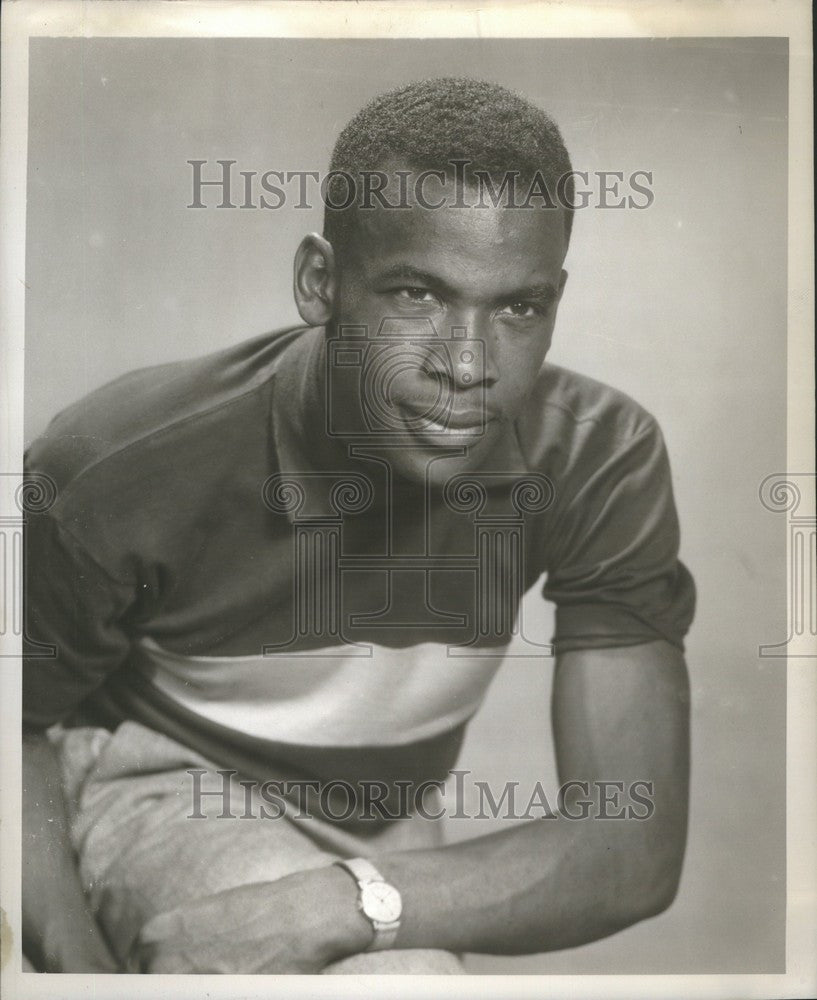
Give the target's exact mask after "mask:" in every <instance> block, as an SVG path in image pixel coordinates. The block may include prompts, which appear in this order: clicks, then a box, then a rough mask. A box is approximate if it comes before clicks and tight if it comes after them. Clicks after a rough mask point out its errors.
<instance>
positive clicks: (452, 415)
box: [404, 407, 497, 431]
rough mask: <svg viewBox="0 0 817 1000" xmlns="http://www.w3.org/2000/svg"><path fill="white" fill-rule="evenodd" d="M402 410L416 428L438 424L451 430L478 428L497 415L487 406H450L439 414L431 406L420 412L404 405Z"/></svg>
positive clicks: (420, 428)
mask: <svg viewBox="0 0 817 1000" xmlns="http://www.w3.org/2000/svg"><path fill="white" fill-rule="evenodd" d="M404 410H405V412H406V415H407V416H408V417H409V419H410V420H411V422H412V424H413V425H414V426H415V427H417V429H418V430H422V429H423V428H424V427H430V426H438V425H441V426H443V427H450V428H451V429H452V430H471V431H473V430H480V429H481V428H483V427H485V426H487V424H488V423H490V421H491V420H495V419H496V417H497V413H496V412H494V411H493V410H490V409H488V408H487V407H479V408H477V407H452V408H451V409H450V410H444V411H443V412H442V413H440V414H439V416H437V414H436V413H435V410H434V409H433V408H429V409H428V410H425V411H420V412H416V411H414V410H412V409H410V408H409V407H404Z"/></svg>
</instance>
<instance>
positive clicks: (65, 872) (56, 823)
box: [22, 733, 117, 972]
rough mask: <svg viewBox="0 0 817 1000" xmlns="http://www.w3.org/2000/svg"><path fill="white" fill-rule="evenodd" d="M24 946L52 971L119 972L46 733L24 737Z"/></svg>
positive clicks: (42, 965)
mask: <svg viewBox="0 0 817 1000" xmlns="http://www.w3.org/2000/svg"><path fill="white" fill-rule="evenodd" d="M22 820H23V829H22V834H23V845H22V846H23V939H24V949H25V951H26V952H27V953H28V954H29V956H30V957H32V959H34V960H35V961H36V962H37V963H38V964H40V966H41V967H42V968H44V969H45V970H46V971H48V972H116V971H117V967H116V962H115V961H114V959H113V958H112V957H111V954H110V952H109V950H108V947H107V945H106V943H105V941H104V939H103V937H102V934H101V932H100V930H99V927H98V925H97V923H96V921H95V920H94V917H93V915H92V913H91V912H90V910H89V908H88V904H87V900H86V898H85V893H84V892H83V889H82V885H81V883H80V879H79V873H78V872H77V866H76V858H75V856H74V852H73V849H72V847H71V841H70V836H69V830H68V817H67V814H66V809H65V802H64V799H63V793H62V783H61V779H60V771H59V762H58V760H57V756H56V753H55V752H54V748H53V747H52V746H51V744H50V743H49V741H48V739H47V737H46V736H45V735H44V734H42V733H33V734H27V735H26V736H25V737H24V739H23V809H22Z"/></svg>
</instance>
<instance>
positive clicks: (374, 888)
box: [360, 882, 403, 924]
mask: <svg viewBox="0 0 817 1000" xmlns="http://www.w3.org/2000/svg"><path fill="white" fill-rule="evenodd" d="M360 902H361V904H362V906H363V912H364V913H365V914H366V916H367V917H368V918H369V920H376V921H377V922H378V923H380V924H391V923H393V922H394V921H395V920H399V919H400V914H401V913H402V910H403V902H402V900H401V899H400V893H399V892H398V891H397V890H396V889H395V888H394V886H393V885H389V884H388V883H387V882H368V883H367V884H366V885H364V886H363V890H362V891H361V894H360Z"/></svg>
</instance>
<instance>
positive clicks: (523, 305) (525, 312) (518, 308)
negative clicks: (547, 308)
mask: <svg viewBox="0 0 817 1000" xmlns="http://www.w3.org/2000/svg"><path fill="white" fill-rule="evenodd" d="M500 313H504V314H505V315H506V316H507V315H510V316H513V317H514V318H516V319H533V317H534V316H538V315H540V313H541V310H540V309H537V307H536V306H534V305H531V304H530V302H511V303H509V304H508V305H507V306H505V307H504V308H503V309H501V310H500Z"/></svg>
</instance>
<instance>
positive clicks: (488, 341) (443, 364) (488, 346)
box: [425, 322, 499, 389]
mask: <svg viewBox="0 0 817 1000" xmlns="http://www.w3.org/2000/svg"><path fill="white" fill-rule="evenodd" d="M438 336H439V340H438V341H436V342H434V343H433V344H431V345H429V351H428V357H427V361H426V366H425V367H426V371H427V372H428V374H430V375H433V376H434V377H435V378H437V379H439V380H441V381H444V382H446V383H448V384H450V385H451V386H452V387H454V388H457V389H468V388H470V387H472V386H477V385H482V384H485V383H488V384H492V383H493V382H495V381H496V380H497V378H498V377H499V372H498V369H497V365H496V359H495V358H496V355H495V349H494V344H493V338H492V334H491V331H490V329H489V328H487V324H483V325H481V326H479V325H477V323H475V322H472V323H471V324H468V323H464V322H462V323H453V324H451V326H450V327H449V328H448V329H447V330H442V331H439V333H438Z"/></svg>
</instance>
